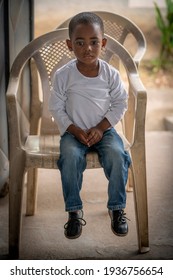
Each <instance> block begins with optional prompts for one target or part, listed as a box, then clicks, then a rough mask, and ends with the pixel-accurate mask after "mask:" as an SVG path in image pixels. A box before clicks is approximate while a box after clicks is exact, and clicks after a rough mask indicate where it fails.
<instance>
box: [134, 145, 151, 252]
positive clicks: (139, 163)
mask: <svg viewBox="0 0 173 280" xmlns="http://www.w3.org/2000/svg"><path fill="white" fill-rule="evenodd" d="M131 153H132V168H133V175H134V182H135V184H134V192H133V193H134V200H135V210H136V222H137V232H138V245H139V251H140V253H147V252H148V251H149V250H150V248H149V230H148V203H147V180H146V162H145V151H144V150H143V147H141V148H140V145H139V146H138V147H137V148H135V149H134V150H132V151H131Z"/></svg>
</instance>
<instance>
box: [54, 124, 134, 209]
mask: <svg viewBox="0 0 173 280" xmlns="http://www.w3.org/2000/svg"><path fill="white" fill-rule="evenodd" d="M91 149H92V150H93V149H94V150H96V151H97V152H98V155H99V160H100V163H101V166H102V167H103V169H104V172H105V176H106V177H107V179H108V181H109V183H108V202H107V207H108V209H110V210H118V209H123V208H125V206H126V190H125V186H126V183H127V178H128V167H129V165H130V162H131V161H130V156H129V154H128V152H126V151H124V146H123V142H122V139H121V138H120V136H119V135H118V134H117V132H116V131H115V129H114V128H111V129H109V130H107V131H105V132H104V134H103V138H102V139H101V141H99V142H98V143H97V144H95V145H93V146H92V147H87V146H86V145H84V144H82V143H81V142H79V141H78V140H77V139H76V138H75V137H74V136H73V135H71V134H70V133H68V132H66V133H65V134H64V135H63V136H62V137H61V141H60V158H59V160H58V163H57V164H58V168H59V169H60V172H61V180H62V188H63V196H64V201H65V210H66V211H75V210H79V209H82V208H83V205H82V200H81V197H80V191H81V188H82V181H83V172H84V170H85V169H86V154H87V153H88V152H89V151H90V150H91Z"/></svg>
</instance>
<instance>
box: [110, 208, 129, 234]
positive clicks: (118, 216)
mask: <svg viewBox="0 0 173 280" xmlns="http://www.w3.org/2000/svg"><path fill="white" fill-rule="evenodd" d="M125 215H126V214H125V213H124V210H113V211H111V210H109V216H110V218H111V229H112V231H113V233H114V234H116V235H118V236H125V235H127V233H128V224H127V222H126V219H127V218H126V217H125Z"/></svg>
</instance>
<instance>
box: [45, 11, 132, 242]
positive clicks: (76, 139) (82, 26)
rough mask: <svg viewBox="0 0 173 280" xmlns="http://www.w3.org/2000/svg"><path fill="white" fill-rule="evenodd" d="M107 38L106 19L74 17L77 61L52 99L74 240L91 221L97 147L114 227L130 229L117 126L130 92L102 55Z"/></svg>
mask: <svg viewBox="0 0 173 280" xmlns="http://www.w3.org/2000/svg"><path fill="white" fill-rule="evenodd" d="M103 36H104V26H103V22H102V20H101V18H100V17H98V16H97V15H95V14H94V13H90V12H83V13H79V14H77V15H76V16H74V17H73V18H72V19H71V21H70V23H69V38H70V39H69V40H67V41H66V42H67V46H68V48H69V50H70V51H73V52H74V54H75V57H76V59H74V60H71V61H70V62H69V63H67V64H66V65H64V66H63V67H61V68H60V69H58V70H57V71H56V73H55V76H54V83H53V90H52V92H51V96H50V102H49V110H50V112H51V114H52V116H53V117H54V119H55V121H56V123H57V125H58V128H59V131H60V134H61V141H60V159H59V160H58V168H59V170H60V172H61V180H62V188H63V196H64V201H65V210H66V211H68V215H69V217H68V222H67V223H66V224H65V226H64V228H65V236H66V237H67V238H71V239H72V238H77V237H79V236H80V235H81V232H82V226H83V225H85V224H86V222H85V220H83V211H82V208H83V205H82V201H81V197H80V191H81V188H82V179H83V172H84V170H85V168H86V154H87V153H88V152H89V151H90V150H93V149H94V150H96V151H97V152H98V155H99V159H100V163H101V165H102V167H103V169H104V172H105V176H106V177H107V179H108V181H109V184H108V202H107V207H108V211H109V215H110V217H111V228H112V231H113V232H114V233H115V234H116V235H120V236H124V235H126V234H127V233H128V225H127V222H126V217H125V213H124V211H123V209H124V208H125V206H126V191H125V186H126V182H127V178H128V167H129V165H130V157H129V154H128V153H127V152H126V151H124V146H123V142H122V140H121V138H120V136H119V135H118V134H117V132H116V131H115V129H114V126H115V125H116V124H117V123H118V122H119V121H120V120H121V118H122V117H123V115H124V113H125V111H126V109H127V98H128V96H127V93H126V91H125V89H124V87H123V84H122V81H121V79H120V76H119V72H118V71H117V70H116V69H114V68H113V67H112V66H110V65H109V64H108V63H106V62H104V61H103V60H101V59H99V55H100V53H101V49H102V48H104V47H105V46H106V39H105V38H104V37H103Z"/></svg>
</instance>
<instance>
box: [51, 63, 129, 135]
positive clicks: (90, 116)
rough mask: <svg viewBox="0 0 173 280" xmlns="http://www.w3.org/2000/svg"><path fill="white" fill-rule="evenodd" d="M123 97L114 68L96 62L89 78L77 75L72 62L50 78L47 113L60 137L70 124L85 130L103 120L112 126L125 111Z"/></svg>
mask: <svg viewBox="0 0 173 280" xmlns="http://www.w3.org/2000/svg"><path fill="white" fill-rule="evenodd" d="M127 98H128V95H127V93H126V91H125V88H124V85H123V83H122V81H121V78H120V75H119V72H118V71H117V70H116V69H115V68H113V67H112V66H110V65H109V64H108V63H106V62H105V61H103V60H100V59H99V74H98V76H97V77H92V78H90V77H86V76H84V75H82V74H81V73H80V72H79V70H78V69H77V66H76V59H74V60H71V61H70V62H69V63H67V64H66V65H64V66H63V67H61V68H60V69H58V70H57V71H56V73H55V75H54V81H53V89H52V91H51V95H50V99H49V110H50V112H51V115H52V116H53V118H54V119H55V122H56V123H57V125H58V128H59V131H60V134H61V135H63V134H64V133H65V131H66V130H67V128H68V127H69V125H71V124H74V125H76V126H78V127H80V128H82V129H83V130H87V129H90V128H91V127H94V126H96V125H97V124H98V123H99V122H100V121H102V120H103V119H104V118H107V120H108V121H109V122H110V124H111V126H112V127H114V126H115V125H116V124H117V123H118V122H119V121H120V120H121V118H122V117H123V115H124V113H125V111H126V109H127Z"/></svg>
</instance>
